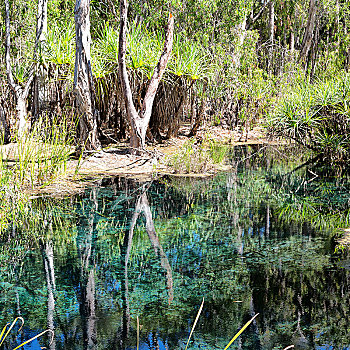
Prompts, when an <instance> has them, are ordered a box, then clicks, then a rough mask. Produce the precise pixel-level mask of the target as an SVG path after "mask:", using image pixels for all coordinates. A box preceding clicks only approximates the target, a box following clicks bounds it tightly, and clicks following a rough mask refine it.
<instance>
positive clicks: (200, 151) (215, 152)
mask: <svg viewBox="0 0 350 350" xmlns="http://www.w3.org/2000/svg"><path fill="white" fill-rule="evenodd" d="M227 151H228V146H226V145H222V144H220V143H218V142H216V141H215V140H213V139H212V138H211V137H210V135H206V136H205V137H204V138H203V140H202V141H201V142H200V143H199V142H198V141H197V139H196V138H191V139H189V140H188V141H186V142H185V143H184V145H183V146H182V148H181V149H180V150H179V151H178V152H177V153H175V154H174V155H172V156H170V157H169V158H168V160H167V166H168V167H170V169H172V170H173V171H174V172H175V173H180V174H190V173H195V174H199V173H206V172H208V171H212V170H215V169H216V168H217V165H219V164H222V163H223V162H224V161H225V159H226V156H227Z"/></svg>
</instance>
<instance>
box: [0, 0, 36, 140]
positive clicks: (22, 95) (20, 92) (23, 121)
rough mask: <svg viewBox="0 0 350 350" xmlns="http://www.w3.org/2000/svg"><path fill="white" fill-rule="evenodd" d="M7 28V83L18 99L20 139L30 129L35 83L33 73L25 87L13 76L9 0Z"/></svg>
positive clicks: (7, 3) (6, 13) (6, 9)
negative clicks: (30, 97)
mask: <svg viewBox="0 0 350 350" xmlns="http://www.w3.org/2000/svg"><path fill="white" fill-rule="evenodd" d="M5 27H6V38H5V61H6V75H7V81H8V84H9V85H10V88H11V89H12V91H13V92H14V94H15V97H16V114H17V119H18V127H17V136H18V138H21V137H23V136H24V135H25V134H26V133H27V132H28V131H29V128H30V120H29V119H28V110H27V97H28V94H29V89H30V85H31V83H32V81H33V78H34V75H33V72H30V75H29V79H28V80H27V82H26V84H25V86H24V87H22V86H21V85H20V84H18V83H16V82H15V79H14V77H13V74H12V67H11V54H10V50H11V30H10V4H9V0H5Z"/></svg>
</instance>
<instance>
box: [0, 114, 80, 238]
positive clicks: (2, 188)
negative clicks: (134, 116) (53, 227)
mask: <svg viewBox="0 0 350 350" xmlns="http://www.w3.org/2000/svg"><path fill="white" fill-rule="evenodd" d="M52 125H54V126H52ZM73 132H74V128H71V127H70V125H69V123H68V120H61V121H60V123H58V122H56V121H53V122H52V123H49V121H48V120H47V119H42V120H40V121H38V122H37V123H36V124H35V126H34V128H33V130H32V131H31V132H30V133H29V134H27V135H26V136H25V137H23V138H21V139H17V140H15V141H17V142H16V143H12V144H10V145H3V146H0V201H1V208H0V233H2V232H4V231H5V230H6V229H7V228H8V227H9V225H10V223H16V226H20V223H21V222H22V221H23V220H24V219H23V218H24V217H25V215H26V213H27V211H28V203H29V199H28V194H27V193H26V190H28V189H41V188H44V187H46V186H48V185H50V184H52V183H53V182H54V181H55V180H56V179H58V178H59V177H61V176H63V175H64V174H65V172H66V170H67V163H68V161H69V158H70V155H71V153H72V150H73V141H74V139H73ZM78 164H79V162H78Z"/></svg>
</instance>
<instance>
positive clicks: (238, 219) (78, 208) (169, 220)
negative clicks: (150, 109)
mask: <svg viewBox="0 0 350 350" xmlns="http://www.w3.org/2000/svg"><path fill="white" fill-rule="evenodd" d="M231 158H232V159H231V162H232V166H233V167H232V171H230V172H228V173H223V174H218V175H216V176H214V177H211V178H207V179H193V178H192V179H190V178H180V177H179V178H170V177H167V178H161V179H158V180H154V181H150V182H147V183H145V182H138V181H136V180H133V179H127V178H113V179H111V178H109V179H102V180H99V181H97V182H96V185H95V186H93V187H92V188H90V189H89V190H87V191H86V192H85V193H84V194H83V195H79V196H75V197H70V198H65V199H61V200H59V199H53V198H49V197H43V198H37V199H33V200H32V202H31V203H30V206H29V208H30V210H29V211H28V215H27V217H26V219H23V220H22V221H21V222H14V223H13V225H12V227H11V229H9V230H8V232H6V233H5V234H4V235H3V236H2V238H1V241H0V262H1V267H0V271H1V276H0V321H1V322H0V325H1V327H3V326H4V325H5V324H6V323H7V322H10V321H12V320H13V319H14V318H15V317H16V316H22V317H23V318H24V320H25V326H24V331H23V334H21V335H19V336H16V334H15V332H12V333H13V334H12V333H11V334H12V336H9V337H8V345H7V346H8V348H13V347H14V346H12V347H11V346H10V344H11V342H12V343H13V344H18V343H19V341H20V340H21V339H19V338H22V340H25V339H28V338H30V337H31V336H33V335H35V334H38V333H39V332H41V331H43V330H45V329H47V328H50V329H53V330H54V332H55V337H54V341H53V343H52V344H51V345H50V346H48V343H49V341H48V338H45V336H44V338H39V342H40V346H47V348H49V349H136V348H137V347H138V348H139V349H142V350H146V349H184V348H185V346H186V343H187V339H188V337H189V333H190V331H191V328H192V325H193V322H194V320H195V318H196V315H197V312H198V310H199V307H200V305H201V303H202V300H203V299H204V306H203V310H202V312H201V314H200V316H199V320H198V324H197V326H196V328H195V331H194V333H193V336H192V338H191V341H190V344H189V346H188V349H224V348H225V346H226V345H227V344H228V343H229V341H230V340H231V338H232V337H233V336H234V335H235V334H236V333H237V331H238V330H239V329H240V328H241V327H242V326H243V325H244V324H245V323H246V322H247V321H248V320H249V319H251V318H252V317H253V316H254V315H256V314H257V313H259V315H258V316H257V317H256V319H255V320H254V322H253V323H252V324H251V325H250V326H249V327H248V328H247V329H246V330H245V331H244V332H243V334H242V335H241V336H240V337H239V338H238V339H237V340H236V341H235V342H234V343H233V345H231V347H230V348H239V349H284V348H285V347H287V346H289V345H292V344H293V345H295V348H303V349H333V348H334V349H345V348H349V347H350V322H349V321H350V317H349V312H348V311H349V305H350V289H349V288H350V278H349V274H350V271H349V269H350V263H348V260H347V259H348V254H347V250H346V249H343V250H342V249H338V247H337V237H338V236H339V230H338V228H345V227H349V209H350V191H349V190H350V181H349V178H348V176H347V175H342V174H339V173H338V174H336V175H334V174H333V173H332V171H330V169H327V168H326V167H325V168H322V167H315V166H314V165H313V164H312V162H310V164H306V165H305V166H300V167H299V165H301V164H302V163H303V162H304V161H306V160H307V159H308V158H307V155H304V156H302V157H301V156H300V154H298V153H297V152H295V151H294V150H293V149H289V148H281V147H276V146H269V147H267V146H245V147H236V148H235V149H233V150H232V157H231ZM39 342H38V341H36V342H33V343H32V344H31V345H30V346H29V345H26V347H25V348H26V349H35V348H38V349H39V348H40V346H39Z"/></svg>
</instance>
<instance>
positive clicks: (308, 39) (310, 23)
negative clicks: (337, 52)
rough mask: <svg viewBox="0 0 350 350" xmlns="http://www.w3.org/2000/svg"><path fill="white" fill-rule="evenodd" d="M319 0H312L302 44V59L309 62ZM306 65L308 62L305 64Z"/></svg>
mask: <svg viewBox="0 0 350 350" xmlns="http://www.w3.org/2000/svg"><path fill="white" fill-rule="evenodd" d="M316 2H317V0H310V6H309V15H308V19H307V23H306V28H305V33H304V37H303V42H302V44H301V51H300V57H299V59H300V61H304V63H307V57H308V54H309V52H310V48H311V44H312V39H313V37H314V28H315V22H316V12H317V3H316ZM305 66H306V64H305Z"/></svg>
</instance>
